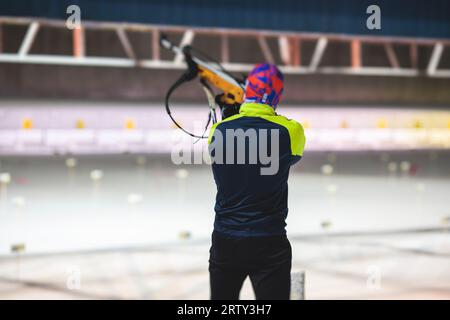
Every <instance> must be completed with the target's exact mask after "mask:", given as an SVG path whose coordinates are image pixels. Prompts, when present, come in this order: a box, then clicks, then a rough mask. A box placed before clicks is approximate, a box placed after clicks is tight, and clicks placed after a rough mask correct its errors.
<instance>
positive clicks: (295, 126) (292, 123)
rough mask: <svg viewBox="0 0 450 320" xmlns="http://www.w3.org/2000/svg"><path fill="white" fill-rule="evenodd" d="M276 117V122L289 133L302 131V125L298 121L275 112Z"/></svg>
mask: <svg viewBox="0 0 450 320" xmlns="http://www.w3.org/2000/svg"><path fill="white" fill-rule="evenodd" d="M275 117H276V118H277V122H278V123H279V124H281V125H282V126H284V127H286V128H287V129H288V131H289V132H290V133H294V134H301V133H303V131H304V130H303V126H302V124H301V123H300V122H298V121H296V120H294V119H290V118H288V117H285V116H283V115H280V114H277V115H276V116H275Z"/></svg>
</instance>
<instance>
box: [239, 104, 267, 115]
mask: <svg viewBox="0 0 450 320" xmlns="http://www.w3.org/2000/svg"><path fill="white" fill-rule="evenodd" d="M239 114H241V115H243V116H249V117H257V116H274V115H276V113H275V110H274V109H273V108H272V107H271V106H269V105H267V104H262V103H252V102H249V103H243V104H242V105H241V108H240V109H239Z"/></svg>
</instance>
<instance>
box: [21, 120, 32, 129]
mask: <svg viewBox="0 0 450 320" xmlns="http://www.w3.org/2000/svg"><path fill="white" fill-rule="evenodd" d="M22 129H25V130H29V129H33V120H31V119H29V118H25V119H23V120H22Z"/></svg>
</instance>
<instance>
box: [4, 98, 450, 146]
mask: <svg viewBox="0 0 450 320" xmlns="http://www.w3.org/2000/svg"><path fill="white" fill-rule="evenodd" d="M277 111H279V112H280V113H281V114H284V115H286V116H287V117H289V118H293V119H296V120H297V121H299V122H301V123H302V124H303V126H304V127H305V131H306V136H307V148H308V149H309V150H387V149H428V148H433V149H448V148H450V112H449V111H441V110H425V109H417V110H407V109H394V108H390V109H387V108H374V107H371V108H363V107H358V108H356V107H355V108H321V107H294V106H287V107H280V109H279V110H277ZM207 114H208V109H207V107H206V105H205V106H195V105H182V106H180V105H178V106H176V108H175V109H174V110H173V115H174V116H175V118H177V119H178V120H179V121H180V122H181V123H182V125H183V126H185V127H186V128H188V129H189V130H194V131H195V132H196V133H198V134H202V133H203V130H204V125H205V120H206V118H207ZM180 139H182V140H180ZM177 141H178V142H177ZM179 142H181V143H183V144H186V145H189V144H191V143H192V142H193V141H192V140H191V139H190V138H189V137H188V136H184V135H182V134H181V131H180V130H178V129H176V128H175V127H174V125H173V124H172V123H171V122H170V119H169V118H168V117H167V115H166V113H165V110H164V108H163V106H162V105H159V104H150V105H145V104H126V103H123V104H120V103H81V102H80V103H75V102H40V103H35V102H27V101H24V102H20V101H13V102H7V101H3V102H0V154H3V155H6V154H30V155H39V154H52V153H63V154H64V153H73V154H109V153H124V152H130V153H170V152H171V151H172V146H173V145H174V143H179ZM199 145H200V146H202V147H203V149H206V148H205V147H206V146H205V141H202V142H200V143H199ZM201 149H202V148H199V150H201Z"/></svg>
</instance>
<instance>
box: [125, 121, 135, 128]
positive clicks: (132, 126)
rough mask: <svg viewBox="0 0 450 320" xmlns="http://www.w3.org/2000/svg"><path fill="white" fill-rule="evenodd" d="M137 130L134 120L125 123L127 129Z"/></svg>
mask: <svg viewBox="0 0 450 320" xmlns="http://www.w3.org/2000/svg"><path fill="white" fill-rule="evenodd" d="M135 128H136V124H135V123H134V120H133V119H127V120H126V121H125V129H128V130H132V129H135Z"/></svg>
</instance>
